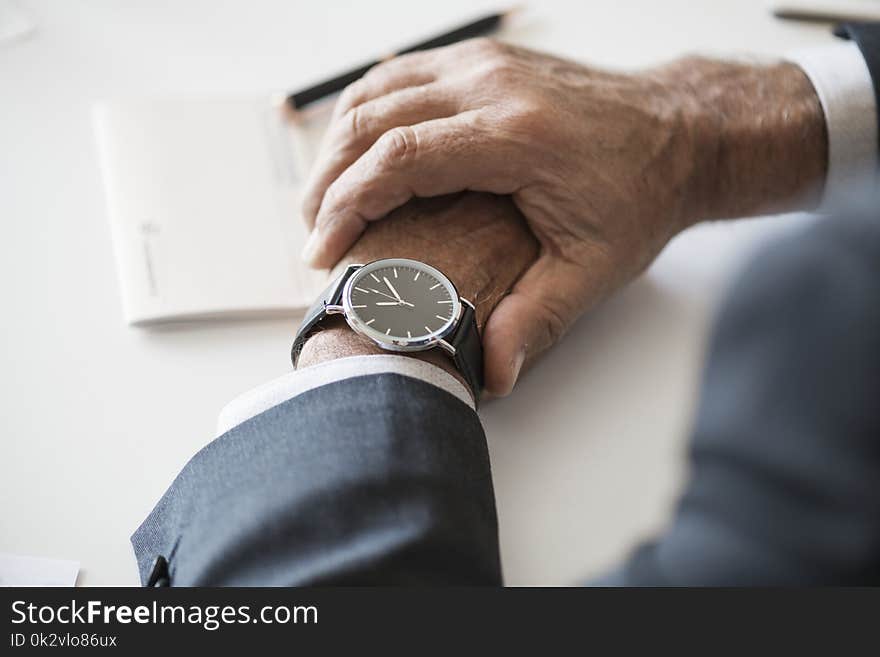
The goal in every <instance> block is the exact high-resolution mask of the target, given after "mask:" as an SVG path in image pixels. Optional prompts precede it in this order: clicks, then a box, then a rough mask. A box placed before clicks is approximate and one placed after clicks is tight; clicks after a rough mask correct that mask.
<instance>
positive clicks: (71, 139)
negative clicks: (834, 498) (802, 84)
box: [0, 0, 831, 585]
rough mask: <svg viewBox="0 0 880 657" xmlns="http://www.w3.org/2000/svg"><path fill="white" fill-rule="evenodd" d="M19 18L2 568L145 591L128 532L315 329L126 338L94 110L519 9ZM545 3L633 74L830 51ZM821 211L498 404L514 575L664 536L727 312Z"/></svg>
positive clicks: (746, 238)
mask: <svg viewBox="0 0 880 657" xmlns="http://www.w3.org/2000/svg"><path fill="white" fill-rule="evenodd" d="M19 4H20V6H21V7H22V8H23V9H24V10H25V11H26V12H28V13H29V14H30V15H32V16H33V17H34V18H35V20H36V22H37V30H36V32H35V33H34V34H33V35H32V36H31V37H30V38H28V39H26V40H23V41H20V42H18V43H12V44H6V45H2V46H0V219H2V226H3V231H4V232H3V236H2V239H0V286H2V311H0V312H2V335H3V339H2V347H0V371H2V373H3V376H2V377H0V399H2V402H0V404H2V406H0V418H2V419H0V432H2V433H0V441H2V442H0V449H2V452H0V552H12V553H19V554H28V555H36V556H46V557H59V558H68V559H76V560H79V561H81V562H82V567H83V572H82V574H81V575H80V579H79V582H80V583H81V584H86V585H101V584H104V585H116V584H126V585H128V584H136V583H137V576H136V569H135V564H134V558H133V555H132V551H131V547H130V545H129V542H128V537H129V535H130V534H131V532H132V531H133V530H134V529H135V527H136V526H137V525H138V524H139V522H140V521H141V520H142V519H143V518H144V516H145V515H146V514H147V512H148V511H149V510H150V509H151V507H152V506H153V504H154V503H155V502H156V500H157V499H158V498H159V496H160V495H161V494H162V493H163V491H164V490H165V488H166V487H167V486H168V484H169V483H170V482H171V480H172V479H173V477H174V476H175V474H176V473H177V472H178V470H179V469H180V468H181V466H183V464H184V463H185V462H186V460H187V459H188V458H189V457H190V456H191V455H192V454H193V453H194V452H195V451H196V450H198V449H199V448H200V447H202V446H203V445H204V444H205V443H206V442H207V441H208V440H209V439H210V438H211V437H212V431H213V427H214V422H215V418H216V415H217V412H218V410H219V409H220V408H221V406H222V405H223V404H224V403H225V402H227V401H228V400H229V399H231V398H232V397H234V396H235V395H236V394H238V393H239V392H241V391H243V390H246V389H248V388H250V387H252V386H254V385H257V384H259V383H261V382H263V381H266V380H268V379H271V378H273V377H275V376H277V375H279V374H282V373H284V372H285V371H287V370H288V367H289V363H288V360H287V354H288V350H289V345H290V340H291V336H292V333H293V331H294V329H295V326H296V321H295V319H290V320H268V321H247V322H244V321H243V322H226V323H220V322H217V323H211V324H202V325H197V326H195V325H192V326H177V327H167V328H162V329H152V330H144V329H133V328H128V327H126V326H125V325H124V324H123V322H122V319H121V312H120V302H119V293H118V289H117V282H116V272H115V268H114V261H113V257H112V254H111V247H110V238H109V230H108V225H107V219H106V215H105V208H104V199H103V192H102V186H101V179H100V177H99V171H98V165H97V161H96V152H95V143H94V139H93V134H92V124H91V115H90V110H91V106H92V104H93V102H94V101H95V100H96V99H103V98H114V97H126V96H149V95H154V94H158V95H169V94H170V95H173V96H181V95H184V96H186V95H192V96H198V95H200V94H211V95H230V94H238V93H241V94H247V95H252V94H254V93H262V92H265V91H271V90H284V89H289V88H294V87H296V86H298V85H301V84H304V83H307V82H309V81H313V80H316V79H319V78H320V77H321V76H323V75H326V74H327V73H331V72H336V71H337V69H343V68H345V67H346V66H347V65H350V64H352V63H356V62H360V61H361V60H363V59H365V58H368V57H369V56H371V55H373V54H375V53H379V52H382V51H385V50H386V49H387V48H388V47H390V46H394V45H398V44H405V43H407V42H409V41H411V40H412V39H413V38H417V37H420V36H423V35H426V34H430V33H432V32H434V31H436V30H437V29H438V27H443V26H446V25H450V24H455V23H456V22H459V21H460V20H461V19H463V18H469V17H471V16H475V15H478V14H480V13H482V11H483V10H485V9H495V8H497V7H498V6H499V5H498V4H497V3H494V2H483V1H479V2H474V0H446V1H445V2H443V3H430V11H427V10H426V6H425V5H424V4H423V3H415V2H404V1H402V0H401V1H394V2H392V1H384V2H363V3H360V2H352V1H349V2H342V1H341V0H326V1H324V2H311V1H309V2H303V1H300V2H290V1H289V0H278V1H260V2H251V1H249V2H245V1H244V0H240V1H238V2H217V1H215V0H204V1H199V2H171V1H164V2H137V3H135V2H128V3H120V2H116V1H115V0H77V1H73V0H71V1H68V2H51V1H48V0H19ZM533 5H534V6H533V7H532V8H531V10H530V13H529V14H528V15H527V17H525V18H524V19H523V21H522V22H521V24H520V26H519V27H517V28H515V29H512V30H510V31H509V32H507V33H506V35H505V38H506V39H508V40H510V41H513V42H516V43H520V44H523V45H527V46H531V47H535V48H541V49H545V50H549V51H552V52H555V53H557V54H562V55H565V56H569V57H572V58H576V59H579V60H583V61H589V62H593V63H596V64H601V65H606V66H614V67H632V66H641V65H648V64H650V63H652V62H655V61H658V60H661V59H663V58H670V57H673V56H675V55H678V54H681V53H684V52H703V53H724V54H731V53H759V54H771V55H772V54H780V53H783V52H785V51H787V50H789V49H791V48H795V47H800V46H805V45H811V44H816V43H822V42H828V41H830V40H831V37H830V36H829V33H828V31H827V29H826V28H823V27H819V26H804V25H796V24H791V23H783V22H779V21H776V20H774V19H772V18H771V17H770V15H769V13H768V12H767V10H766V8H765V3H764V2H762V1H760V0H759V1H749V2H747V1H744V0H724V1H721V0H713V2H711V3H709V2H705V3H695V2H691V1H685V0H675V1H667V2H656V1H655V0H639V1H636V0H618V1H617V2H584V1H579V2H575V1H570V2H560V1H557V2H543V1H542V2H535V3H533ZM296 220H297V218H295V217H291V221H296ZM802 220H804V217H796V216H795V217H782V218H774V219H771V220H763V221H745V222H737V223H727V224H716V225H711V226H703V227H699V228H697V229H694V230H692V231H690V232H688V233H687V234H685V235H683V236H681V237H679V238H678V239H676V240H675V241H674V242H673V243H672V244H671V245H670V247H669V248H668V249H667V250H666V251H665V252H664V254H663V255H662V256H661V258H660V259H659V260H658V261H657V262H656V263H655V264H654V266H653V267H652V268H651V269H650V270H649V272H648V273H647V274H646V275H645V276H644V277H643V278H642V279H641V280H639V281H637V282H636V283H634V284H633V285H632V286H631V287H630V288H628V289H627V290H625V291H624V292H623V293H622V294H621V295H619V296H618V297H617V298H615V299H614V300H612V301H611V302H609V303H608V304H606V305H605V306H604V307H603V308H601V309H600V310H598V311H596V312H594V313H593V314H592V315H591V316H589V317H587V318H585V319H584V320H582V321H581V322H580V323H579V324H578V325H577V326H576V327H575V328H574V330H573V331H572V332H571V334H570V335H569V336H568V338H567V339H566V340H565V341H564V343H563V344H562V345H561V346H559V347H558V348H557V349H556V350H555V351H554V352H553V353H552V354H551V355H549V356H548V357H547V358H546V359H545V360H544V361H543V362H542V363H541V364H540V365H539V366H537V367H536V368H535V369H534V370H533V371H532V372H531V373H530V374H529V376H528V377H527V378H526V379H525V380H524V381H523V382H522V384H521V385H520V386H519V388H518V389H517V391H516V392H515V394H514V396H513V397H511V398H509V399H506V400H502V401H497V402H493V403H491V404H489V405H487V406H486V407H485V409H484V410H483V412H482V416H483V420H484V422H485V427H486V432H487V434H488V436H489V443H490V447H491V452H492V465H493V469H494V475H495V481H496V490H497V497H498V507H499V514H500V522H501V542H502V555H503V560H504V569H505V573H506V578H507V581H508V583H510V584H568V583H573V582H576V581H578V580H579V579H580V578H581V577H584V576H588V575H590V574H594V573H597V572H600V571H601V570H602V568H603V567H605V566H607V565H609V564H612V563H613V562H615V561H616V560H617V559H619V558H620V557H621V556H623V555H624V554H625V553H626V552H627V550H628V549H629V548H631V547H632V546H633V544H634V542H635V541H636V540H638V539H639V538H642V537H646V536H648V535H650V533H651V532H652V531H654V530H656V529H657V528H659V527H662V526H663V523H664V522H665V520H666V518H667V516H668V512H669V509H670V507H671V505H672V504H673V502H674V500H675V498H676V495H677V493H678V491H679V490H680V487H681V485H682V481H683V478H684V476H685V469H684V467H683V458H682V457H683V449H684V445H685V437H686V433H687V429H688V425H689V418H690V417H691V413H692V411H693V408H694V405H695V396H696V387H697V380H698V376H699V369H700V363H701V354H702V350H703V346H704V341H705V338H706V335H707V330H708V325H709V321H710V318H711V314H712V311H713V308H714V307H715V305H716V304H717V303H718V300H719V299H720V296H721V293H722V291H723V289H724V288H725V286H726V284H727V283H728V282H729V280H730V277H731V276H732V275H733V272H734V271H735V270H736V269H737V268H738V267H739V266H740V265H741V263H742V259H743V258H744V256H745V255H746V254H748V253H749V252H750V251H751V250H752V249H753V248H754V246H755V245H756V243H759V242H762V241H764V240H766V239H767V238H768V237H769V236H770V235H771V234H773V233H776V232H778V231H779V230H782V229H784V228H785V227H786V226H788V225H790V224H791V223H792V222H796V221H802Z"/></svg>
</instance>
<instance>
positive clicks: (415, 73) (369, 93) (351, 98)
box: [333, 50, 440, 120]
mask: <svg viewBox="0 0 880 657" xmlns="http://www.w3.org/2000/svg"><path fill="white" fill-rule="evenodd" d="M439 72H440V69H439V64H438V61H437V56H436V54H435V53H434V52H432V51H429V50H428V51H423V52H414V53H410V54H406V55H399V56H397V57H393V58H391V59H387V60H385V61H384V62H382V63H381V64H376V66H374V67H373V68H371V69H370V70H369V71H367V73H366V74H365V75H364V76H363V77H362V78H361V79H360V80H356V81H354V82H352V83H351V84H350V85H348V86H347V87H346V88H345V89H344V90H343V92H342V94H341V95H340V96H339V100H338V101H336V106H335V107H334V108H333V119H334V120H335V119H337V118H339V117H340V116H343V115H344V114H345V113H346V112H347V111H349V110H350V109H351V108H352V107H357V106H358V105H362V104H363V103H366V102H368V101H370V100H373V99H374V98H379V97H380V96H384V95H385V94H388V93H391V92H392V91H397V90H398V89H405V88H406V87H417V86H420V85H423V84H428V83H429V82H433V81H434V80H435V79H436V78H437V76H438V74H439Z"/></svg>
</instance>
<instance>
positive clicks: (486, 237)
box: [299, 193, 538, 378]
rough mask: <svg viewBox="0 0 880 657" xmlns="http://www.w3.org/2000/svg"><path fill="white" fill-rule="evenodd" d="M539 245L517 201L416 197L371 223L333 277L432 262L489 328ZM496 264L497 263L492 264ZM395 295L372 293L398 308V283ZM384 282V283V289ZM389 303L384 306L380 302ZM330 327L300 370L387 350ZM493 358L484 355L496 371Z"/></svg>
mask: <svg viewBox="0 0 880 657" xmlns="http://www.w3.org/2000/svg"><path fill="white" fill-rule="evenodd" d="M537 255H538V244H537V242H536V241H535V238H534V237H533V236H532V234H531V232H530V231H529V229H528V226H527V225H526V223H525V220H524V219H523V217H522V215H521V214H520V212H519V210H517V209H516V206H515V205H514V204H513V203H512V201H511V200H510V198H508V197H504V196H493V195H491V194H477V193H465V194H457V195H453V196H444V197H440V198H435V199H413V200H412V201H410V202H409V203H407V204H406V205H404V206H403V207H400V208H398V209H397V210H395V211H394V212H392V213H391V214H390V215H389V216H388V217H387V219H386V220H385V221H381V222H377V223H374V224H372V225H371V226H370V227H369V229H368V230H366V232H364V234H363V235H362V237H361V238H360V239H359V240H358V241H357V242H356V243H355V244H354V246H353V247H352V248H351V250H349V252H348V253H346V254H345V256H344V257H343V259H342V261H341V262H340V263H339V264H338V266H337V267H336V270H335V271H334V272H333V275H338V274H339V273H341V272H342V270H343V269H344V268H345V267H346V266H348V265H349V264H351V263H354V262H360V263H365V262H370V261H372V260H378V259H379V258H413V259H415V260H421V261H423V262H427V263H429V264H430V265H432V266H434V267H437V268H438V269H439V270H440V271H442V272H443V273H444V274H446V275H447V276H448V277H449V278H450V280H451V281H452V282H453V283H454V284H455V286H456V288H457V289H458V292H459V294H461V295H462V296H463V297H465V298H466V299H468V300H469V301H471V302H472V303H473V304H474V306H475V308H476V314H477V325H478V327H479V328H480V329H481V330H482V329H483V327H484V325H485V322H486V318H487V317H488V316H489V315H490V313H491V312H492V310H493V308H495V306H496V304H497V303H498V302H499V301H500V300H501V299H502V298H503V297H504V296H505V295H506V294H507V292H508V291H509V290H510V288H511V287H513V285H514V284H515V283H516V281H517V279H518V278H519V277H520V276H521V275H522V274H523V272H525V271H526V270H527V269H528V268H529V267H530V266H531V265H532V263H533V262H534V261H535V258H536V257H537ZM488 263H491V264H488ZM383 284H387V285H388V289H389V291H390V292H391V294H389V293H388V292H385V291H383V290H380V289H378V288H375V289H373V288H371V291H372V292H376V293H378V294H380V295H382V296H384V297H387V298H388V299H389V301H388V302H387V303H389V304H391V305H397V304H399V303H403V304H404V305H407V306H412V305H413V304H412V303H409V302H408V301H406V300H405V299H402V300H400V301H398V299H399V297H398V295H397V291H396V290H395V289H394V285H393V284H392V283H391V281H384V282H383ZM377 285H382V284H377ZM379 303H380V304H381V303H385V302H381V301H380V302H379ZM328 320H329V321H325V322H324V326H325V327H327V328H325V329H324V330H321V331H319V332H317V333H315V334H314V335H313V336H312V337H311V338H309V340H308V341H307V342H306V344H305V346H304V348H303V351H302V354H301V355H300V359H299V364H300V367H306V366H308V365H315V364H317V363H319V362H322V361H324V360H329V359H333V358H340V357H343V356H351V355H356V354H369V353H387V352H383V351H382V350H381V349H380V348H379V347H377V346H376V345H374V344H373V343H372V342H370V340H368V339H367V338H365V337H363V336H361V335H358V334H356V333H354V332H353V331H351V329H349V328H348V327H347V326H345V325H344V322H340V321H338V319H335V321H334V318H328ZM409 355H412V356H414V357H417V358H423V359H426V360H428V361H430V362H433V363H435V364H437V365H439V366H441V367H443V368H445V369H446V370H448V371H449V372H451V373H452V374H453V375H455V376H458V377H459V378H461V377H460V375H459V374H458V372H457V370H455V367H454V365H453V364H452V361H451V360H450V359H449V358H448V357H446V355H445V354H443V353H439V352H438V351H437V350H432V351H427V352H412V353H410V354H409ZM491 356H492V354H489V353H486V354H485V364H486V367H487V368H491V367H492V366H493V365H492V363H493V362H494V361H493V360H492V358H491Z"/></svg>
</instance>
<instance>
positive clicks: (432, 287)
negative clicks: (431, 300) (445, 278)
mask: <svg viewBox="0 0 880 657" xmlns="http://www.w3.org/2000/svg"><path fill="white" fill-rule="evenodd" d="M435 287H440V283H437V285H432V286H431V287H429V288H428V289H429V290H433V289H434V288H435Z"/></svg>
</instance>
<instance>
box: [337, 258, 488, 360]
mask: <svg viewBox="0 0 880 657" xmlns="http://www.w3.org/2000/svg"><path fill="white" fill-rule="evenodd" d="M352 266H353V267H355V266H357V267H358V270H357V272H355V273H353V274H352V275H351V276H349V277H348V280H347V281H346V283H345V287H344V288H343V290H342V305H341V306H326V307H325V311H326V312H327V313H328V314H334V313H336V314H338V313H341V314H343V315H344V316H345V321H346V322H347V323H348V325H349V326H350V327H351V329H352V330H353V331H355V332H357V333H360V334H361V335H363V336H366V337H367V338H369V339H370V340H372V341H373V342H374V343H375V344H377V345H378V346H379V347H380V348H382V349H385V350H387V351H426V350H428V349H434V348H435V347H440V348H442V349H444V350H445V351H447V352H449V353H450V354H453V355H454V354H455V347H453V346H452V345H451V344H450V343H449V342H448V341H447V340H446V338H447V337H449V336H450V335H452V334H453V333H454V332H455V329H456V328H457V327H458V324H459V322H460V321H461V314H462V304H465V303H466V304H468V305H472V304H471V303H470V302H469V301H467V300H466V299H462V298H461V297H460V296H459V294H458V290H457V289H456V287H455V284H454V283H453V282H452V281H451V280H449V277H448V276H446V274H444V273H443V272H441V271H440V270H439V269H437V268H436V267H432V266H431V265H428V264H426V263H424V262H421V261H419V260H411V259H409V258H383V259H381V260H373V261H372V262H369V263H367V264H365V265H359V266H358V265H352ZM395 266H396V267H417V268H419V269H422V270H424V271H425V272H427V273H429V274H431V275H432V276H434V277H435V278H436V279H437V280H438V281H440V282H441V283H443V284H444V285H448V286H449V288H450V289H451V290H452V295H451V296H452V304H453V307H452V318H451V319H450V320H449V322H448V323H447V324H445V325H444V326H443V327H442V328H440V329H438V330H437V331H435V332H433V333H431V334H429V335H427V336H419V337H418V338H411V339H409V338H400V337H392V336H389V335H385V334H384V333H382V332H381V331H377V330H375V329H372V328H370V327H369V326H367V325H366V324H365V323H364V322H362V321H361V320H360V319H359V318H358V316H357V313H355V312H354V310H353V309H352V307H351V290H352V288H353V287H354V282H355V280H356V279H357V280H360V278H361V276H363V275H366V274H369V273H370V272H371V271H375V270H376V269H382V268H383V267H395Z"/></svg>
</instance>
